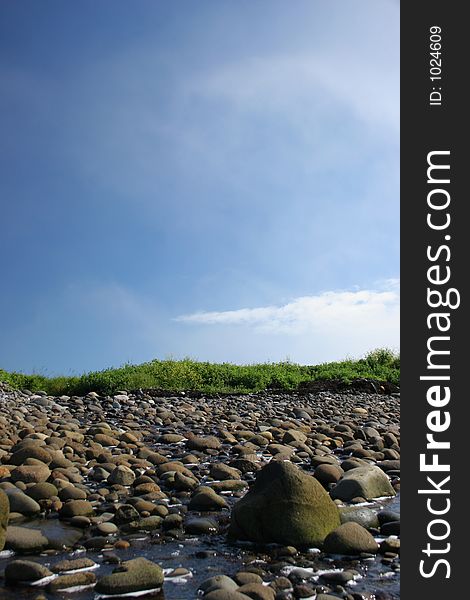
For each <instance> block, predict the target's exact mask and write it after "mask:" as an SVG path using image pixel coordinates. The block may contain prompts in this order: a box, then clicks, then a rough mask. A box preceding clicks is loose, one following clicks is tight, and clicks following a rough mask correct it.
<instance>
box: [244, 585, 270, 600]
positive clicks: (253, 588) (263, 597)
mask: <svg viewBox="0 0 470 600" xmlns="http://www.w3.org/2000/svg"><path fill="white" fill-rule="evenodd" d="M237 592H238V593H239V594H245V596H248V597H249V598H251V599H252V600H274V597H275V593H274V590H273V589H272V588H270V587H268V586H264V585H263V584H262V583H246V584H244V585H242V586H240V587H239V588H238V590H237Z"/></svg>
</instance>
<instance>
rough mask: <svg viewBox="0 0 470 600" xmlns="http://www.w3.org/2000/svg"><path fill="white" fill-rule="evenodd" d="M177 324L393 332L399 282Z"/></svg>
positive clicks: (396, 324)
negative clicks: (382, 287)
mask: <svg viewBox="0 0 470 600" xmlns="http://www.w3.org/2000/svg"><path fill="white" fill-rule="evenodd" d="M176 320H177V321H180V322H185V323H195V324H200V325H243V326H249V327H250V328H253V329H254V330H255V331H256V332H258V333H268V334H269V333H274V334H291V335H298V334H304V333H308V332H311V333H314V332H317V333H318V332H324V333H331V334H333V333H337V332H343V333H344V334H345V335H346V334H348V333H354V332H356V333H357V335H358V336H359V337H360V336H361V335H363V333H364V332H366V331H370V330H371V329H376V330H377V331H381V330H382V331H390V330H393V329H394V328H395V329H396V330H397V331H398V327H399V283H398V281H397V280H389V281H387V282H386V284H385V286H384V289H377V290H354V291H328V292H323V293H321V294H317V295H312V296H303V297H301V298H295V299H293V300H291V301H290V302H287V303H286V304H284V305H281V306H263V307H256V308H242V309H238V310H227V311H220V312H217V311H211V312H197V313H193V314H189V315H181V316H179V317H177V318H176Z"/></svg>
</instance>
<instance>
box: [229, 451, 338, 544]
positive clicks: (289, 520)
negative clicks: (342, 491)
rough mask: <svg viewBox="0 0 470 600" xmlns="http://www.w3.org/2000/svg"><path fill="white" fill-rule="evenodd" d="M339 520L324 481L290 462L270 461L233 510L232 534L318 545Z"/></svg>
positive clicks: (262, 539)
mask: <svg viewBox="0 0 470 600" xmlns="http://www.w3.org/2000/svg"><path fill="white" fill-rule="evenodd" d="M339 523H340V520H339V513H338V509H337V507H336V505H335V504H334V503H333V502H332V501H331V499H330V498H329V496H328V494H327V493H326V492H325V490H324V489H323V487H322V486H321V484H320V483H319V482H318V481H317V480H316V479H314V478H313V477H311V476H310V475H307V474H306V473H304V472H303V471H301V470H300V469H298V468H297V467H295V466H294V465H292V464H291V463H289V462H271V463H270V464H269V465H267V466H266V467H264V468H263V469H262V470H261V471H260V472H259V474H258V476H257V478H256V483H255V485H254V487H253V489H252V490H250V491H249V492H248V493H247V494H246V495H245V496H244V497H243V498H242V499H241V500H239V501H238V502H237V503H236V504H235V506H234V508H233V511H232V521H231V525H230V531H229V535H230V536H231V537H234V538H238V539H248V540H251V541H255V542H261V543H270V542H277V543H281V544H287V545H289V544H290V545H294V546H303V545H319V544H321V543H322V542H323V540H324V539H325V537H326V535H327V534H328V533H330V532H331V531H333V529H335V528H336V527H337V526H338V525H339Z"/></svg>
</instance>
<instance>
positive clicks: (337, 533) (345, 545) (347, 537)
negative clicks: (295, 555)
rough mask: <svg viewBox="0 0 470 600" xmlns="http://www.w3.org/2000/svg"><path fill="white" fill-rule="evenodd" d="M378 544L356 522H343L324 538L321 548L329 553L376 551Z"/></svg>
mask: <svg viewBox="0 0 470 600" xmlns="http://www.w3.org/2000/svg"><path fill="white" fill-rule="evenodd" d="M378 549H379V546H378V544H377V542H376V541H375V540H374V538H373V537H372V535H371V534H370V533H369V532H368V531H367V529H365V528H364V527H362V526H361V525H359V524H358V523H353V522H349V523H343V525H340V526H339V527H338V528H337V529H335V530H334V531H332V532H331V533H330V534H328V535H327V537H326V538H325V542H324V544H323V550H324V551H325V552H328V553H329V554H354V555H355V554H360V553H361V552H368V553H374V554H375V553H377V552H378Z"/></svg>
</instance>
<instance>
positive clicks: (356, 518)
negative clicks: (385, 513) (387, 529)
mask: <svg viewBox="0 0 470 600" xmlns="http://www.w3.org/2000/svg"><path fill="white" fill-rule="evenodd" d="M339 515H340V519H341V523H348V522H349V521H353V522H354V523H358V524H359V525H362V526H363V527H366V528H370V527H378V526H379V519H378V518H377V513H376V512H375V511H373V510H372V509H370V508H367V507H365V506H343V507H341V508H340V509H339Z"/></svg>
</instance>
